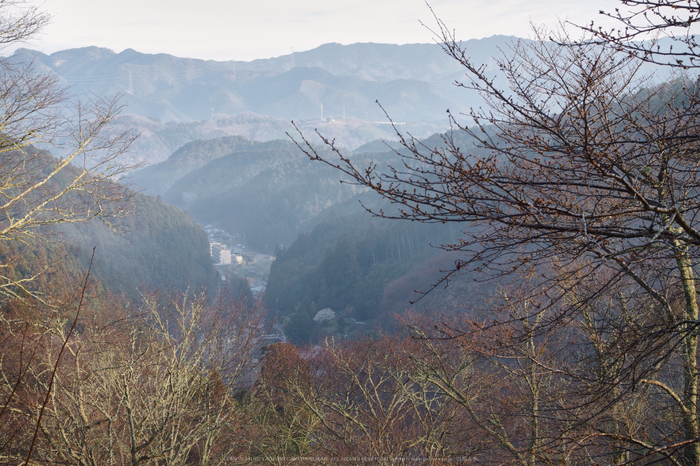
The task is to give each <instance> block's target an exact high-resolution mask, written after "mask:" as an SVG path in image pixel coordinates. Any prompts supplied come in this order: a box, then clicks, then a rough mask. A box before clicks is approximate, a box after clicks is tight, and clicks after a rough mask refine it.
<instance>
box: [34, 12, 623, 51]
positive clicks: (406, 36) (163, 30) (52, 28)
mask: <svg viewBox="0 0 700 466" xmlns="http://www.w3.org/2000/svg"><path fill="white" fill-rule="evenodd" d="M28 3H30V4H33V5H41V8H42V9H43V10H45V11H48V12H49V13H50V14H51V15H52V16H53V20H52V23H51V25H49V26H48V27H47V28H46V29H45V30H44V31H43V33H42V34H41V36H40V37H39V38H38V40H34V41H33V42H32V43H30V44H28V45H27V46H29V47H31V48H35V49H39V50H42V51H44V52H45V53H51V52H55V51H57V50H62V49H67V48H75V47H84V46H89V45H97V46H101V47H107V48H110V49H112V50H114V51H116V52H121V51H122V50H124V49H126V48H133V49H136V50H138V51H140V52H147V53H157V52H165V53H170V54H173V55H177V56H180V57H193V58H204V59H216V60H231V59H235V60H252V59H255V58H267V57H272V56H279V55H285V54H288V53H290V52H291V51H292V50H295V51H302V50H309V49H312V48H314V47H317V46H319V45H321V44H324V43H327V42H340V43H342V44H351V43H355V42H383V43H396V44H405V43H419V42H422V43H426V42H432V41H433V38H432V35H431V33H430V31H428V30H427V29H426V28H425V27H424V26H421V24H420V21H422V22H423V23H425V24H426V25H428V26H433V25H434V24H435V21H434V20H433V17H432V15H431V13H430V10H429V9H428V7H427V6H426V3H425V2H424V1H423V0H298V1H293V0H167V1H166V0H117V1H114V0H110V1H106V0H28ZM430 4H431V6H432V8H433V10H434V11H435V13H436V14H437V15H438V16H439V17H440V18H441V19H443V20H444V21H445V23H446V24H447V25H448V26H449V27H450V28H451V29H455V30H456V32H457V36H458V37H459V38H460V39H464V40H466V39H473V38H481V37H489V36H491V35H494V34H508V35H516V36H520V37H527V36H528V35H529V34H530V27H529V23H530V21H533V22H535V23H537V24H547V25H555V24H556V22H557V18H559V19H562V20H565V19H568V20H569V21H572V22H576V23H587V22H589V21H590V20H591V19H595V20H596V22H598V21H599V20H602V17H600V16H599V15H598V11H599V10H600V9H605V10H613V9H614V8H615V7H621V3H620V2H619V1H614V0H587V1H581V0H529V1H528V0H493V1H488V0H431V1H430ZM608 24H612V23H608Z"/></svg>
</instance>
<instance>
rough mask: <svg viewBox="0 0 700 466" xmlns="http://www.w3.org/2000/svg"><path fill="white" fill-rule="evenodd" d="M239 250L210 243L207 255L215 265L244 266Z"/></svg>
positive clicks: (213, 242)
mask: <svg viewBox="0 0 700 466" xmlns="http://www.w3.org/2000/svg"><path fill="white" fill-rule="evenodd" d="M242 252H243V251H241V250H240V249H238V250H236V249H231V248H229V247H228V246H227V245H225V244H223V243H219V242H217V241H212V242H210V243H209V253H210V254H211V258H212V259H213V260H214V263H215V264H220V265H227V264H245V261H244V260H243V255H242Z"/></svg>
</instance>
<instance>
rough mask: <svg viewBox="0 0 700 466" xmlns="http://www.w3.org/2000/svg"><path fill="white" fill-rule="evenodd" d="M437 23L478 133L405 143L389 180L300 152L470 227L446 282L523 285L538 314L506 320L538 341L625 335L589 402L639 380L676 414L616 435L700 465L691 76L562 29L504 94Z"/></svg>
mask: <svg viewBox="0 0 700 466" xmlns="http://www.w3.org/2000/svg"><path fill="white" fill-rule="evenodd" d="M439 26H440V29H439V34H440V39H441V41H442V46H443V49H444V51H445V52H446V53H447V54H448V55H450V56H451V57H453V58H454V59H455V60H457V61H458V62H459V63H461V64H462V65H463V67H464V70H465V72H466V74H467V77H468V79H469V81H468V82H467V83H464V84H460V85H461V86H462V87H465V88H469V89H472V90H476V91H478V92H480V93H481V94H482V96H483V97H484V99H485V101H486V102H487V105H488V107H487V108H486V109H485V110H473V111H472V113H471V115H470V116H471V118H472V119H473V120H474V121H475V122H476V126H474V127H471V128H469V127H466V126H464V125H460V123H459V122H458V121H457V120H456V119H454V118H453V119H452V120H451V122H452V126H453V127H454V128H455V129H456V131H458V133H459V134H455V133H448V134H446V135H445V136H444V138H443V144H442V145H441V146H439V147H427V146H426V145H423V144H421V143H420V142H419V141H416V140H414V139H411V138H410V137H407V136H404V135H402V134H400V133H398V134H399V136H400V137H401V142H402V145H403V148H402V149H401V150H399V151H397V152H396V155H397V159H398V162H397V163H395V164H394V165H392V166H389V167H387V168H383V167H382V168H381V169H380V168H379V167H377V166H376V165H371V166H369V167H358V166H356V165H354V164H353V161H352V158H351V157H350V156H347V155H345V154H344V153H343V152H342V151H341V150H340V149H338V148H336V147H335V146H334V145H333V143H332V142H331V141H328V140H326V143H327V144H328V145H329V146H330V148H331V149H332V150H333V153H334V154H335V157H334V158H333V157H329V156H327V155H325V154H324V155H321V154H320V153H319V152H318V151H316V150H315V149H314V147H313V146H311V145H310V144H308V143H307V142H306V139H304V137H303V135H301V134H300V136H299V137H300V138H301V139H299V141H298V145H299V146H300V147H301V148H302V150H304V151H305V152H306V153H307V155H309V157H310V158H311V159H313V160H320V161H322V162H325V163H327V164H329V165H331V166H333V167H335V168H337V169H339V170H340V171H342V172H344V173H346V174H347V175H349V176H350V177H351V178H352V179H353V180H354V181H355V182H357V183H359V184H361V185H363V186H367V187H369V188H371V189H373V190H374V191H375V192H377V193H378V194H380V195H381V196H383V197H385V198H387V199H388V200H390V201H392V202H393V203H396V204H398V205H399V206H400V209H399V213H398V214H395V215H392V216H393V218H400V219H407V220H412V221H421V222H443V223H445V222H458V223H462V224H464V225H466V227H465V230H464V238H463V239H461V240H459V242H456V243H454V244H447V245H443V247H444V248H445V249H448V250H453V251H462V252H464V253H465V259H464V260H461V261H458V262H457V263H456V267H455V269H454V270H453V271H452V272H451V275H452V274H459V273H461V272H463V271H465V270H473V271H476V272H481V273H482V277H484V278H491V279H495V278H498V277H503V276H506V275H512V274H514V273H516V272H517V273H519V274H524V275H520V276H526V277H528V280H531V282H530V283H532V289H531V290H530V294H529V295H527V294H526V295H524V296H522V298H523V300H524V301H530V302H531V303H537V306H533V307H532V308H531V316H530V317H527V316H512V317H511V318H512V319H515V320H519V321H522V322H525V321H526V320H527V319H530V318H531V317H532V316H541V318H539V319H540V320H539V321H538V325H537V326H536V327H537V332H535V333H536V334H537V333H539V334H543V333H546V332H548V331H550V330H551V329H554V328H557V327H560V326H562V325H566V324H568V323H569V322H572V321H576V322H579V323H580V324H581V325H583V324H584V323H585V320H586V319H593V322H595V325H596V326H597V325H602V324H605V325H604V329H603V330H600V329H599V330H598V332H599V333H600V334H599V336H600V335H605V338H606V339H608V337H611V335H612V334H613V333H615V332H618V333H615V339H616V340H617V341H618V342H619V341H626V344H625V348H626V352H624V353H623V352H620V351H618V352H616V353H610V354H609V356H610V357H611V358H617V363H616V364H615V365H614V367H615V370H608V371H605V374H604V376H601V377H598V378H590V379H588V381H589V382H590V383H589V384H588V388H589V389H590V391H589V392H588V393H587V395H589V396H593V397H598V398H597V399H598V400H602V398H601V397H600V396H599V395H600V394H601V393H604V392H606V390H607V389H608V388H609V387H618V388H619V389H620V390H621V393H620V395H619V396H618V397H617V398H616V399H617V400H621V399H622V398H623V395H622V394H623V393H629V392H631V391H632V390H634V389H635V388H636V387H638V386H639V385H640V384H645V385H653V386H655V387H656V388H658V389H659V391H658V392H657V394H658V395H660V396H662V397H665V399H666V400H667V401H668V402H669V404H671V405H675V407H674V408H673V409H672V410H671V411H670V412H672V413H673V414H672V416H671V417H670V418H669V419H667V421H666V425H665V426H664V428H663V429H661V430H660V431H659V432H658V433H657V435H655V436H653V437H651V438H649V439H645V440H644V441H639V442H638V443H637V444H635V445H634V448H632V447H631V445H632V444H633V443H634V442H635V440H634V439H632V438H630V437H625V436H624V435H621V434H620V435H619V439H620V440H621V441H628V442H629V446H630V448H629V450H630V451H634V455H637V456H636V458H642V457H645V456H644V455H646V454H657V453H661V454H666V455H667V456H668V458H669V459H670V460H671V461H675V462H679V463H682V464H700V443H698V439H699V438H700V417H699V415H698V401H699V400H698V396H699V393H698V390H699V388H700V378H699V377H698V370H697V368H698V353H697V352H698V318H699V317H700V316H699V307H698V298H697V294H696V290H695V282H696V270H695V266H696V261H697V259H698V256H699V255H700V254H699V253H700V249H699V248H698V247H699V246H700V228H699V227H698V223H697V218H698V215H699V214H700V170H698V164H699V163H700V158H699V157H697V152H698V148H699V146H698V141H699V137H700V132H699V131H698V129H699V124H700V112H699V111H698V109H700V106H699V104H700V102H698V99H700V92H699V90H698V88H697V87H696V81H694V80H693V79H690V78H689V77H686V76H683V75H678V76H677V77H676V78H675V79H674V80H672V81H669V82H666V83H664V84H650V83H649V81H648V80H646V78H645V77H644V76H641V75H640V71H639V70H640V66H641V63H642V62H641V61H639V60H638V59H637V58H636V57H634V55H630V54H623V53H620V52H619V49H618V48H617V47H608V46H606V45H605V44H603V45H601V44H597V43H595V42H591V41H585V40H584V41H582V42H578V43H577V46H576V47H571V46H567V45H565V44H570V43H571V42H573V41H572V40H571V39H570V38H569V37H568V36H566V35H565V34H563V33H562V35H560V36H559V37H558V38H557V41H547V40H544V39H546V38H548V35H547V34H546V33H545V32H543V31H536V33H537V37H536V39H539V40H537V41H534V42H531V43H516V44H514V46H513V49H512V51H511V52H512V53H511V54H509V55H507V56H505V57H504V58H503V59H501V60H499V61H498V66H499V69H500V71H501V73H502V74H503V75H504V76H505V78H506V79H507V82H508V83H510V88H509V89H501V88H499V87H498V86H497V85H496V84H495V81H494V80H493V79H492V77H491V76H490V75H489V74H488V73H487V71H486V68H485V67H483V66H480V65H479V64H476V63H473V62H472V61H471V60H470V58H469V57H468V56H467V55H466V53H465V51H464V49H463V48H462V47H461V46H460V43H459V41H457V40H456V38H455V37H454V36H453V35H452V33H450V32H449V30H448V29H447V28H446V27H445V26H444V24H442V23H441V22H439ZM472 147H473V149H472ZM376 214H378V215H385V213H384V212H376ZM447 278H449V275H448V277H447ZM584 290H585V291H584ZM611 296H617V299H618V303H619V304H623V303H624V306H625V309H626V310H625V312H622V310H621V309H615V312H614V313H612V314H610V313H608V314H607V317H605V312H606V311H605V309H606V307H605V306H603V305H602V304H601V303H602V302H603V301H604V300H605V299H606V298H609V297H611ZM591 310H594V311H591ZM499 324H500V323H499V322H494V323H493V325H499ZM527 333H528V332H524V334H523V335H520V336H519V338H525V337H526V335H525V334H527ZM452 336H456V335H452ZM608 341H612V340H611V339H609V340H608ZM600 348H602V346H599V349H600ZM611 348H613V347H612V346H610V347H608V350H611ZM580 356H581V357H582V360H583V359H585V358H584V356H586V357H587V355H580ZM610 367H613V366H610ZM581 400H582V402H585V403H588V401H587V400H588V397H587V396H583V395H582V398H581ZM584 400H585V401H584ZM611 402H613V403H614V400H613V401H611ZM610 406H612V405H608V408H610ZM569 408H571V406H569ZM674 432H675V433H674ZM610 435H611V436H614V435H616V434H612V433H611V434H610ZM680 450H682V451H683V454H682V455H681V454H679V453H678V451H680ZM634 455H633V456H634ZM632 460H634V458H632Z"/></svg>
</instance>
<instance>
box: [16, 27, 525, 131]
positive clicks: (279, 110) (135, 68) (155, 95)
mask: <svg viewBox="0 0 700 466" xmlns="http://www.w3.org/2000/svg"><path fill="white" fill-rule="evenodd" d="M514 39H515V38H514V37H506V36H494V37H491V38H488V39H480V40H471V41H468V42H465V47H466V48H467V49H468V50H469V51H470V54H471V55H472V57H473V58H474V59H475V60H476V61H479V62H484V63H486V64H488V63H489V57H491V56H492V55H496V54H498V50H499V48H503V47H506V46H507V44H508V43H509V42H510V41H512V40H514ZM13 58H14V59H19V60H23V61H27V60H31V59H34V61H35V62H36V63H37V64H38V65H39V66H41V67H43V69H45V70H51V71H53V72H55V73H57V75H58V76H59V77H60V79H61V80H62V81H63V82H64V83H65V84H66V85H69V86H71V88H72V90H73V91H74V92H77V93H84V92H89V93H94V94H96V95H101V96H111V95H123V102H124V103H125V104H126V105H127V109H128V110H127V111H128V113H133V114H137V115H140V116H143V117H147V118H158V119H161V120H163V121H196V120H204V119H208V118H211V116H212V114H217V113H222V114H236V113H240V112H253V113H258V114H262V115H268V116H271V117H273V118H282V119H286V120H289V119H297V120H300V119H320V118H321V116H323V117H324V118H336V119H338V118H342V117H343V116H345V117H346V118H350V117H353V118H358V119H362V120H370V121H372V120H377V119H381V120H385V116H384V115H383V113H382V112H381V110H380V109H379V108H378V106H377V105H376V103H375V101H376V100H379V101H380V102H381V103H382V105H383V106H384V108H385V109H386V110H387V111H388V113H389V114H390V115H391V116H392V118H393V119H394V120H395V121H431V120H438V119H444V112H445V109H446V108H450V109H452V110H454V111H456V112H460V111H465V110H467V109H468V107H469V106H470V102H469V98H467V99H466V100H465V97H464V93H463V92H459V91H458V90H457V89H455V87H454V86H453V85H452V84H453V82H454V81H455V80H456V79H458V78H459V77H460V75H461V69H460V66H459V64H458V63H456V62H455V61H454V60H452V59H451V58H450V57H448V56H447V55H446V54H445V53H444V52H443V51H442V50H441V49H440V46H439V45H437V44H409V45H391V44H373V43H358V44H352V45H340V44H325V45H322V46H320V47H317V48H315V49H313V50H309V51H305V52H295V53H293V54H290V55H285V56H281V57H276V58H270V59H261V60H254V61H250V62H239V61H213V60H198V59H191V58H179V57H175V56H172V55H167V54H143V53H140V52H137V51H135V50H133V49H127V50H124V51H123V52H121V53H115V52H113V51H112V50H109V49H105V48H98V47H85V48H79V49H71V50H64V51H60V52H55V53H53V54H51V55H46V54H43V53H41V52H36V51H32V50H29V49H19V50H17V51H16V52H15V54H14V55H13Z"/></svg>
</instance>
